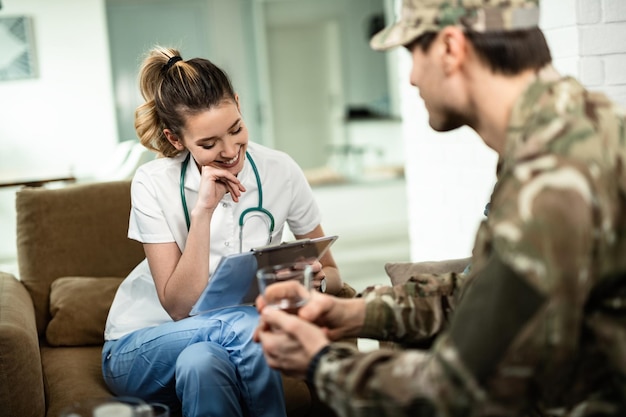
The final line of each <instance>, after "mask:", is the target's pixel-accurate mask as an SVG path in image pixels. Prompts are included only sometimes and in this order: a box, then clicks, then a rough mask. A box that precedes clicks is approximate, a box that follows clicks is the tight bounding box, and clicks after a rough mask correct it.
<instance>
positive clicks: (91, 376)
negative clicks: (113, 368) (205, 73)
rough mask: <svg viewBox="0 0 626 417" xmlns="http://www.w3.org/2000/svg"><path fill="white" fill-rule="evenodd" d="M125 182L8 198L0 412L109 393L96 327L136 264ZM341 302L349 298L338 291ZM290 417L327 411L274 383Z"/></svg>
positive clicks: (44, 412)
mask: <svg viewBox="0 0 626 417" xmlns="http://www.w3.org/2000/svg"><path fill="white" fill-rule="evenodd" d="M129 210H130V183H129V182H128V181H119V182H106V183H91V184H75V185H70V186H68V187H65V188H61V189H45V188H24V189H21V190H20V191H18V192H17V194H16V213H17V252H18V263H19V275H20V280H19V281H18V280H17V279H16V278H15V277H14V276H13V275H11V274H7V273H1V272H0V414H1V415H2V416H4V417H57V416H59V414H60V412H61V411H62V410H63V409H64V408H65V407H67V406H69V405H71V404H72V403H74V402H78V401H81V400H86V399H92V398H99V397H108V396H111V393H110V392H109V391H108V390H107V387H106V386H105V384H104V380H103V379H102V374H101V368H100V352H101V347H102V343H103V336H102V334H103V329H104V323H105V319H106V315H107V313H108V309H109V307H110V304H111V302H112V299H113V296H114V294H115V291H116V289H117V286H118V285H119V283H120V282H121V280H122V279H123V278H122V277H124V276H126V275H127V274H128V272H129V271H131V269H132V268H133V267H134V266H135V265H136V264H137V263H138V262H139V261H140V260H141V259H142V258H143V256H144V254H143V250H142V247H141V245H140V244H139V243H137V242H135V241H132V240H129V239H128V238H127V237H126V232H127V228H128V215H129ZM340 296H343V297H352V296H354V290H353V289H352V288H351V287H350V286H348V285H345V286H344V289H343V291H342V293H341V294H340ZM283 382H284V389H285V394H286V408H287V411H288V415H289V416H290V417H295V416H316V415H319V416H322V415H332V413H331V412H330V411H329V410H328V409H327V408H326V407H325V406H324V405H323V404H321V403H320V402H319V401H318V400H317V399H316V398H315V397H314V396H312V394H311V391H310V390H309V389H308V387H307V385H306V384H305V383H304V382H302V381H300V380H295V379H292V378H289V377H284V378H283Z"/></svg>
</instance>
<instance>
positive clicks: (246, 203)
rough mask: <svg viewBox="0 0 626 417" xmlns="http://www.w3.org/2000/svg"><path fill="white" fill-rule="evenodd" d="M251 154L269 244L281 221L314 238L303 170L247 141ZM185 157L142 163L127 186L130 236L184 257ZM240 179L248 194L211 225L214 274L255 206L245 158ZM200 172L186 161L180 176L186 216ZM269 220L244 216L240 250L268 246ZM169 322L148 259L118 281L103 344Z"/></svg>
mask: <svg viewBox="0 0 626 417" xmlns="http://www.w3.org/2000/svg"><path fill="white" fill-rule="evenodd" d="M248 152H249V153H250V155H251V157H252V160H253V161H254V163H255V164H256V166H257V169H258V171H259V177H260V179H261V184H262V187H261V189H262V194H263V208H264V209H266V210H268V211H269V212H270V213H272V215H273V216H274V219H275V227H274V232H273V233H272V238H271V243H272V244H278V243H280V241H281V239H282V233H283V227H284V224H285V222H287V223H288V224H289V228H290V229H291V231H292V232H293V233H294V234H295V235H302V234H306V233H308V232H311V231H312V230H313V229H315V227H317V226H318V225H319V224H320V221H321V219H320V211H319V208H318V206H317V204H316V202H315V200H314V197H313V193H312V191H311V187H310V186H309V184H308V182H307V180H306V178H305V176H304V174H303V173H302V170H301V169H300V167H299V166H298V165H297V164H296V163H295V161H294V160H293V159H291V157H289V156H288V155H287V154H285V153H283V152H279V151H276V150H272V149H269V148H266V147H264V146H261V145H258V144H254V143H249V145H248ZM186 156H187V152H184V153H182V154H180V155H177V156H176V157H173V158H159V159H156V160H154V161H151V162H148V163H146V164H144V165H142V166H141V167H140V168H139V169H138V170H137V172H136V173H135V176H134V178H133V181H132V187H131V200H132V208H131V213H130V224H129V230H128V237H129V238H131V239H135V240H138V241H139V242H142V243H167V242H176V244H177V245H178V247H179V248H180V250H181V252H182V251H183V250H184V249H185V242H186V240H187V233H188V232H187V225H186V222H185V214H184V211H183V206H182V202H181V196H180V174H181V166H182V162H183V160H184V159H185V157H186ZM238 178H239V179H240V180H241V182H242V183H243V185H244V187H245V188H246V192H244V193H243V194H242V195H241V196H240V198H239V202H238V203H235V202H234V201H233V199H232V197H231V195H230V194H226V195H225V196H224V198H222V200H221V201H220V203H219V205H218V207H217V208H216V210H215V212H214V213H213V217H212V219H211V237H210V239H211V253H210V257H209V265H210V273H211V274H212V273H213V271H214V270H215V267H216V266H217V264H218V263H219V261H220V259H221V258H222V256H225V255H228V254H233V253H238V252H239V230H240V227H239V218H240V216H241V213H242V212H243V211H244V210H246V209H248V208H251V207H257V206H258V204H259V189H258V186H257V181H256V177H255V175H254V171H253V169H252V166H251V164H250V161H249V160H248V159H247V158H246V161H245V163H244V167H243V169H242V171H241V172H240V173H239V175H238ZM199 185H200V172H199V170H198V168H197V167H196V164H195V163H194V162H193V159H192V160H191V161H190V163H189V165H188V167H187V171H186V174H185V196H186V199H187V207H188V210H189V212H191V210H192V208H193V207H194V206H195V204H196V201H197V198H198V187H199ZM268 235H269V218H268V217H267V216H266V215H264V214H263V215H260V214H258V212H251V213H249V214H247V215H246V216H245V224H244V228H243V241H244V243H243V251H247V250H250V249H251V248H254V247H259V246H264V245H266V244H267V239H268ZM169 321H172V319H171V317H170V316H169V315H168V314H167V312H166V311H165V309H164V308H163V307H162V306H161V303H160V301H159V299H158V296H157V292H156V286H155V284H154V280H153V279H152V275H151V273H150V268H149V267H148V262H147V260H145V259H144V260H143V261H142V262H141V263H140V264H139V265H137V267H136V268H135V269H134V270H133V271H132V272H131V273H130V274H129V275H128V277H126V279H125V280H124V281H123V282H122V284H121V285H120V287H119V289H118V290H117V293H116V295H115V299H114V300H113V304H112V305H111V309H110V311H109V316H108V318H107V323H106V328H105V332H104V338H105V340H115V339H119V338H120V337H122V336H124V335H125V334H128V333H130V332H132V331H134V330H138V329H141V328H144V327H148V326H156V325H159V324H162V323H165V322H169Z"/></svg>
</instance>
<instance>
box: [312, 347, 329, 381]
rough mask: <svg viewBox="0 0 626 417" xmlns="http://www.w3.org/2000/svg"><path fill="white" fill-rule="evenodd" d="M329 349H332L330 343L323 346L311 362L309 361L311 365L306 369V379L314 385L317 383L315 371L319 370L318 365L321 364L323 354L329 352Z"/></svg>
mask: <svg viewBox="0 0 626 417" xmlns="http://www.w3.org/2000/svg"><path fill="white" fill-rule="evenodd" d="M329 350H330V344H328V345H326V346H324V347H323V348H321V349H320V350H319V351H318V352H317V353H316V354H315V356H313V358H312V359H311V362H309V367H308V368H307V370H306V380H307V382H308V383H309V384H310V385H312V386H313V385H315V371H316V370H317V365H318V364H319V362H320V359H321V358H322V356H324V355H325V354H327V353H328V351H329Z"/></svg>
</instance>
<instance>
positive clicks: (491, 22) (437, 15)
mask: <svg viewBox="0 0 626 417" xmlns="http://www.w3.org/2000/svg"><path fill="white" fill-rule="evenodd" d="M538 24H539V0H403V1H402V11H401V13H400V19H399V20H398V21H397V22H396V23H394V24H392V25H390V26H388V27H386V28H385V29H383V30H382V31H380V32H379V33H377V34H376V35H374V37H373V38H372V39H371V41H370V46H371V47H372V48H373V49H376V50H379V51H382V50H385V49H389V48H393V47H394V46H400V45H407V44H409V43H410V42H412V41H413V40H415V39H416V38H417V37H418V36H420V35H421V34H422V33H425V32H431V31H432V32H437V31H439V30H440V29H442V28H443V27H445V26H449V25H461V26H464V27H467V28H470V29H472V30H475V31H477V32H488V31H492V30H517V29H528V28H533V27H537V26H538Z"/></svg>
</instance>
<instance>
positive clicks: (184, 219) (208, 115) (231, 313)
mask: <svg viewBox="0 0 626 417" xmlns="http://www.w3.org/2000/svg"><path fill="white" fill-rule="evenodd" d="M140 89H141V93H142V95H143V97H144V99H145V103H144V104H142V105H141V106H139V107H138V108H137V111H136V114H135V128H136V131H137V134H138V136H139V138H140V140H141V143H142V144H143V145H144V146H146V147H147V148H149V149H151V150H154V151H156V152H158V153H159V154H160V155H161V156H162V158H158V159H156V160H154V161H151V162H149V163H147V164H145V165H143V166H142V167H140V168H139V169H138V171H137V172H136V174H135V176H134V178H133V181H132V188H131V198H132V208H131V214H130V225H129V231H128V236H129V237H130V238H132V239H135V240H138V241H140V242H142V243H143V246H144V250H145V253H146V259H145V260H144V261H143V262H142V263H140V264H139V265H138V266H137V267H136V268H135V269H134V270H133V271H132V272H131V273H130V274H129V276H128V277H127V278H126V279H125V280H124V282H123V283H122V285H121V286H120V287H119V289H118V291H117V294H116V296H115V299H114V301H113V304H112V306H111V310H110V312H109V316H108V319H107V324H106V329H105V345H104V348H103V353H102V361H103V362H102V368H103V373H104V378H105V381H106V383H107V385H108V386H109V388H110V389H111V391H113V392H114V393H115V394H116V395H123V396H134V397H139V398H142V399H144V400H148V401H158V402H165V403H167V404H168V405H169V406H170V407H171V408H172V409H173V411H175V412H176V411H178V410H179V409H180V407H181V406H182V414H183V415H184V416H185V417H193V416H203V417H205V416H243V415H246V416H272V417H273V416H281V415H282V416H284V415H285V408H284V398H283V391H282V382H281V378H280V375H279V374H278V373H277V372H276V371H273V370H271V369H270V368H269V367H268V366H267V364H266V362H265V359H264V357H263V352H262V351H261V348H260V347H259V345H257V344H256V343H255V342H254V341H253V340H252V335H253V332H254V329H255V327H256V325H257V322H258V315H257V313H256V310H255V308H254V307H252V306H239V307H231V308H225V309H220V310H216V311H212V312H208V313H204V314H201V315H197V316H191V317H190V316H189V312H190V310H191V308H192V306H193V305H194V303H195V302H196V301H197V300H198V297H199V296H200V294H201V293H202V291H203V289H204V287H205V286H206V285H207V282H208V281H207V280H208V277H210V275H211V274H212V272H213V271H214V270H215V267H216V266H217V264H218V262H219V260H220V259H221V257H223V256H225V255H229V254H233V253H238V252H241V251H248V250H250V249H251V248H254V247H259V246H264V245H266V244H278V243H280V239H281V236H282V232H283V227H284V225H285V222H286V223H287V224H288V225H289V228H290V229H291V231H292V232H293V233H294V235H295V237H296V238H314V237H320V236H323V235H324V232H323V230H322V227H321V225H320V212H319V209H318V207H317V205H316V203H315V201H314V199H313V194H312V192H311V189H310V187H309V185H308V183H307V181H306V179H305V177H304V175H303V173H302V171H301V170H300V168H299V167H298V166H297V164H296V163H295V162H294V161H293V160H292V159H291V158H290V157H289V156H287V155H286V154H284V153H282V152H278V151H275V150H271V149H268V148H266V147H263V146H260V145H258V144H254V143H249V142H248V130H247V129H246V125H245V123H244V121H243V118H242V115H241V112H240V107H239V98H238V96H237V95H236V94H235V92H234V91H233V87H232V86H231V83H230V80H229V78H228V76H227V75H226V74H225V73H224V72H223V71H222V70H221V69H220V68H218V67H216V66H215V65H214V64H212V63H211V62H210V61H208V60H206V59H200V58H194V59H190V60H187V61H185V60H183V59H182V58H181V57H180V53H179V52H178V51H177V50H175V49H169V48H162V47H156V48H154V49H153V50H151V51H150V52H149V54H148V55H147V57H146V59H145V60H144V62H143V65H142V67H141V71H140ZM313 271H314V272H315V276H314V283H313V285H314V287H315V288H317V289H320V290H323V289H326V291H327V292H330V293H334V292H337V291H339V289H340V288H341V286H342V282H341V279H340V277H339V273H338V271H337V267H336V264H335V262H334V260H333V258H332V255H331V253H330V252H329V251H327V252H326V254H325V256H324V257H322V259H321V260H320V262H317V263H316V264H314V265H313Z"/></svg>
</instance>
